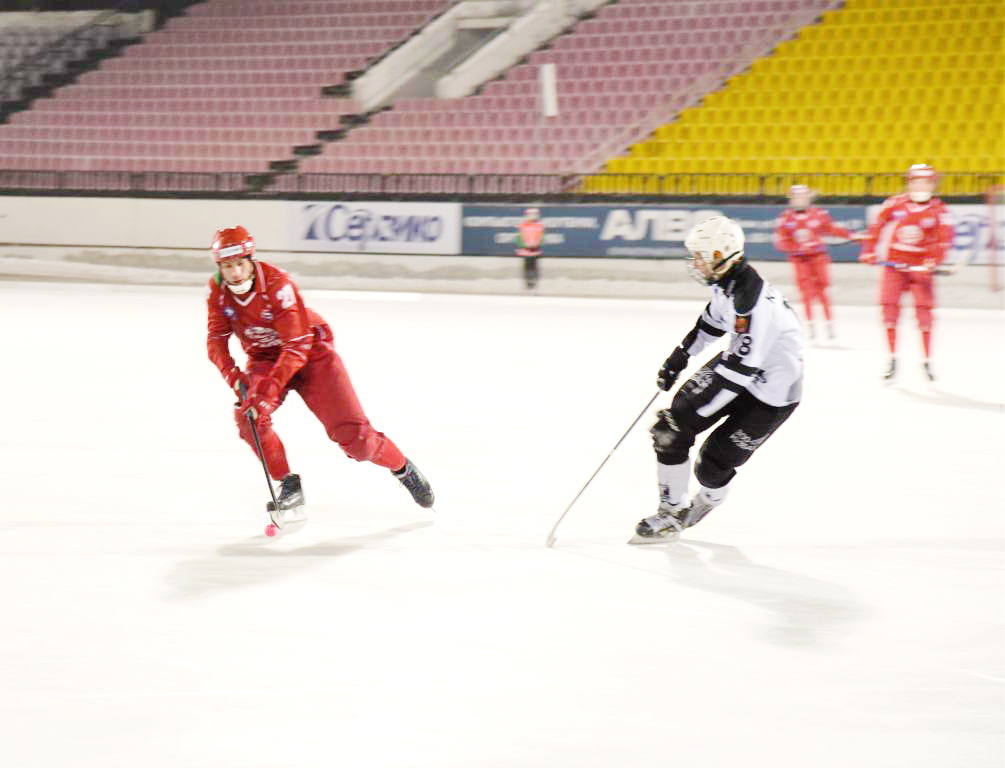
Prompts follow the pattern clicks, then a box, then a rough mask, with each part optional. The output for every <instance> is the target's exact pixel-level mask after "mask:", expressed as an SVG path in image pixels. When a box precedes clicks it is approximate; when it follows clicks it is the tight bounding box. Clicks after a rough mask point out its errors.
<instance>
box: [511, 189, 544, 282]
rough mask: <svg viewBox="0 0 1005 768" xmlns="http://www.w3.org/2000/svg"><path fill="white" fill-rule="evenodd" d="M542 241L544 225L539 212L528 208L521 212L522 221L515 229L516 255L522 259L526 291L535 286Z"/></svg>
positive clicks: (538, 274)
mask: <svg viewBox="0 0 1005 768" xmlns="http://www.w3.org/2000/svg"><path fill="white" fill-rule="evenodd" d="M543 240H544V224H543V223H542V222H541V211H540V210H539V209H537V208H528V209H527V210H526V211H524V212H523V221H521V222H520V226H519V227H518V228H517V235H516V255H517V256H519V257H521V258H522V259H523V279H524V283H525V284H526V286H527V288H528V290H532V289H533V288H534V287H535V286H536V285H537V280H538V277H539V276H540V273H539V271H538V266H537V260H538V258H540V256H541V242H542V241H543Z"/></svg>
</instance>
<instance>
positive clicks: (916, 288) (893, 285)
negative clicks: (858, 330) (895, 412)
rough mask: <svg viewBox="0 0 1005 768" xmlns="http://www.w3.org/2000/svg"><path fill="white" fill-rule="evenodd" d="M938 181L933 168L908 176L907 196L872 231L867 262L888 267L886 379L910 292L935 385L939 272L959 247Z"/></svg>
mask: <svg viewBox="0 0 1005 768" xmlns="http://www.w3.org/2000/svg"><path fill="white" fill-rule="evenodd" d="M937 185H938V175H937V174H936V172H935V169H933V168H932V166H930V165H924V164H919V165H912V166H911V167H910V168H909V169H908V171H907V191H906V192H904V193H903V194H900V195H894V196H893V197H890V198H887V200H886V201H885V202H884V203H883V206H882V207H881V208H880V210H879V214H878V215H877V216H876V220H875V221H874V222H873V223H872V226H870V227H869V231H868V234H867V235H866V239H865V242H864V245H863V247H862V254H861V256H859V259H860V260H861V261H864V262H866V263H867V264H883V265H884V269H883V275H882V278H881V279H880V304H881V305H882V307H883V324H884V325H885V326H886V339H887V343H888V345H889V348H890V365H889V367H888V368H887V371H886V373H885V374H884V375H883V378H885V379H892V378H893V376H894V374H895V373H896V371H897V319H898V318H899V317H900V296H901V294H902V293H904V292H905V291H910V292H911V295H912V296H914V312H915V315H916V316H917V319H918V328H919V329H920V330H921V341H922V344H923V346H924V352H925V362H924V369H925V375H926V376H927V377H928V379H929V380H934V379H935V376H934V375H933V373H932V367H931V351H932V322H933V320H932V310H933V309H934V308H935V287H934V281H933V272H934V270H935V268H936V267H937V266H938V265H939V264H941V263H942V262H943V261H944V260H945V258H946V254H947V253H948V251H949V248H950V246H951V245H952V242H953V225H952V221H951V220H950V216H949V211H948V209H947V208H946V206H945V204H944V203H943V202H942V201H941V200H940V199H939V198H937V197H933V195H934V194H935V189H936V186H937Z"/></svg>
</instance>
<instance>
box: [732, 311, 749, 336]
mask: <svg viewBox="0 0 1005 768" xmlns="http://www.w3.org/2000/svg"><path fill="white" fill-rule="evenodd" d="M735 327H736V332H737V333H747V332H748V331H749V330H750V315H737V316H736V326H735Z"/></svg>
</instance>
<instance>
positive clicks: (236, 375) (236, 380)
mask: <svg viewBox="0 0 1005 768" xmlns="http://www.w3.org/2000/svg"><path fill="white" fill-rule="evenodd" d="M223 378H225V379H226V380H227V386H228V387H230V388H231V389H232V390H234V391H235V392H237V393H240V392H241V385H242V384H243V385H244V389H245V391H247V389H248V377H247V376H245V375H244V371H242V370H241V369H240V368H238V367H237V366H236V365H235V366H234V367H233V368H231V369H230V370H229V371H227V372H226V373H225V374H224V376H223Z"/></svg>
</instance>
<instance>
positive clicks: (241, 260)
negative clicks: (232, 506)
mask: <svg viewBox="0 0 1005 768" xmlns="http://www.w3.org/2000/svg"><path fill="white" fill-rule="evenodd" d="M210 250H211V253H212V255H213V260H214V261H215V262H216V265H217V267H218V271H217V272H216V274H215V275H213V277H212V278H210V281H209V293H208V300H207V306H208V310H209V322H208V336H207V342H206V343H207V350H208V353H209V359H210V360H211V361H212V363H213V364H214V365H215V366H216V367H217V368H218V369H219V371H220V374H221V375H222V376H223V378H224V380H225V381H226V382H227V386H229V387H230V388H231V389H233V390H234V391H236V392H238V393H239V395H240V394H241V392H242V390H243V391H244V392H246V396H245V397H243V398H242V399H241V402H239V403H237V404H236V406H235V410H234V417H235V419H236V420H237V427H238V430H239V432H240V435H241V437H242V438H243V439H244V440H245V442H247V443H248V445H250V446H251V448H252V450H255V451H256V453H257V450H256V448H255V443H254V438H253V436H252V432H251V427H250V426H249V424H248V418H247V415H248V414H251V415H252V418H253V419H254V420H255V422H256V424H257V428H258V432H259V437H260V439H261V444H262V453H263V454H264V457H262V458H264V461H265V465H266V467H267V468H268V471H269V474H270V475H271V477H272V479H273V480H276V481H279V483H280V487H279V489H278V490H279V494H278V496H277V501H278V502H279V508H280V513H281V514H282V515H284V516H285V515H288V514H289V515H292V514H293V513H292V512H291V511H292V510H296V509H298V508H300V507H302V506H303V503H304V495H303V489H302V488H301V483H300V476H299V475H296V474H293V473H291V472H290V466H289V463H288V462H287V458H286V450H285V449H284V447H283V444H282V442H281V441H280V439H279V436H278V435H277V434H276V432H275V430H273V428H272V418H271V416H272V413H273V411H275V410H276V409H277V408H278V407H279V406H280V405H281V404H282V403H283V400H284V399H285V398H286V396H287V395H288V394H289V392H290V391H291V390H294V391H296V392H297V394H299V395H300V397H301V398H303V400H304V402H305V403H306V404H307V407H308V408H310V410H311V411H312V412H313V413H314V415H315V416H317V418H318V420H319V421H320V422H321V423H322V424H323V425H324V427H325V430H326V431H327V433H328V437H329V438H331V439H332V440H333V441H335V442H336V443H338V444H339V446H340V447H341V448H342V450H343V451H345V453H346V455H348V456H349V457H350V458H353V459H356V460H357V461H371V462H373V463H374V464H377V465H379V466H382V467H387V468H388V469H389V470H391V471H392V472H393V474H394V476H395V477H396V478H397V479H398V480H399V482H400V483H401V484H402V485H404V486H405V488H407V489H408V491H409V493H411V494H412V498H413V499H414V500H415V502H416V503H417V504H419V505H420V506H422V507H431V506H432V505H433V491H432V489H431V488H430V486H429V482H428V481H427V480H426V478H425V477H424V476H423V475H422V473H421V472H419V470H418V469H417V468H416V467H415V465H414V464H413V463H412V462H411V461H409V460H408V459H406V458H405V456H404V455H403V454H402V452H401V451H400V450H399V449H398V446H396V445H395V444H394V443H393V442H392V441H391V440H390V439H389V438H388V437H387V436H386V435H384V434H383V433H381V432H378V431H376V430H375V429H374V428H373V427H372V426H371V424H370V422H369V420H368V419H367V417H366V415H365V414H364V413H363V408H362V407H361V406H360V403H359V400H358V399H357V397H356V393H355V391H354V390H353V387H352V382H350V380H349V375H348V373H347V372H346V369H345V367H344V366H343V364H342V361H341V359H340V358H339V356H338V354H337V353H336V352H335V346H334V341H333V336H332V331H331V328H330V327H329V326H328V324H327V323H326V322H325V320H324V318H322V317H321V316H320V315H319V314H318V313H316V312H314V311H313V310H311V309H308V308H307V306H306V305H305V304H304V301H303V299H302V298H301V297H300V292H299V291H298V290H297V286H296V284H294V282H293V280H291V279H290V276H289V275H288V274H287V273H286V272H285V271H283V270H282V269H280V268H279V267H276V266H273V265H272V264H268V263H266V262H264V261H259V260H258V259H256V258H255V241H254V239H253V238H252V237H251V235H250V234H249V233H248V230H246V229H245V228H244V227H242V226H234V227H226V228H224V229H221V230H218V231H217V233H216V235H215V236H214V238H213V244H212V246H211V249H210ZM231 335H235V336H237V339H238V341H240V343H241V347H242V348H243V349H244V352H245V353H246V354H247V356H248V362H247V366H246V368H245V370H243V371H242V370H241V369H240V368H239V367H238V366H237V365H236V363H235V362H234V358H233V357H232V356H231V354H230V337H231ZM269 504H270V507H271V502H269Z"/></svg>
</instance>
